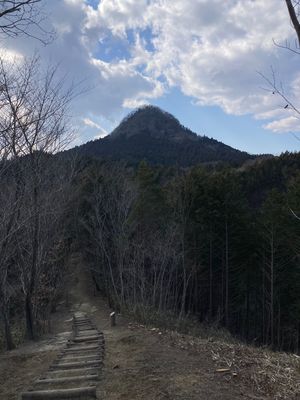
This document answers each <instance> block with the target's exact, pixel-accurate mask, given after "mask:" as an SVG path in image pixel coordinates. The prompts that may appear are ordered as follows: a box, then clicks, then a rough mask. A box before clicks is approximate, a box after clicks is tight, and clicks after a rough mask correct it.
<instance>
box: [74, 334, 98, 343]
mask: <svg viewBox="0 0 300 400" xmlns="http://www.w3.org/2000/svg"><path fill="white" fill-rule="evenodd" d="M101 338H102V336H101V335H92V336H82V337H75V338H74V339H72V341H73V342H76V343H77V342H90V341H97V340H99V339H101Z"/></svg>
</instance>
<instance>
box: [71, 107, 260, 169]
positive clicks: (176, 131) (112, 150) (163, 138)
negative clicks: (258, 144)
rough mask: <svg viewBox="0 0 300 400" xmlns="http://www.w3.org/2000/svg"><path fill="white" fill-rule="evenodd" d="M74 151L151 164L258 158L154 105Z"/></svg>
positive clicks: (239, 161)
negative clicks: (199, 132)
mask: <svg viewBox="0 0 300 400" xmlns="http://www.w3.org/2000/svg"><path fill="white" fill-rule="evenodd" d="M74 150H75V151H76V152H78V153H79V154H81V155H85V156H90V157H96V158H104V159H112V160H126V161H128V162H129V163H132V164H137V163H139V162H140V161H141V160H146V161H147V162H148V163H150V164H161V165H178V166H181V167H188V166H192V165H195V164H199V163H216V162H220V161H223V162H229V163H231V164H234V165H241V164H242V163H243V162H245V161H246V160H249V159H254V158H255V156H252V155H250V154H248V153H246V152H243V151H239V150H236V149H234V148H232V147H230V146H227V145H225V144H224V143H221V142H219V141H217V140H215V139H210V138H208V137H206V136H198V135H197V134H196V133H194V132H192V131H191V130H190V129H187V128H185V127H184V126H183V125H181V124H180V122H179V121H178V120H177V119H176V118H175V117H174V116H172V115H171V114H169V113H167V112H165V111H163V110H161V109H160V108H158V107H154V106H145V107H142V108H139V109H137V110H135V111H133V112H132V113H130V114H129V115H128V116H127V117H126V118H124V119H123V121H122V122H121V123H120V125H119V126H118V127H117V128H116V129H114V130H113V131H112V133H111V134H110V135H108V136H106V137H105V138H103V139H97V140H94V141H91V142H88V143H85V144H83V145H81V146H78V147H76V148H75V149H74Z"/></svg>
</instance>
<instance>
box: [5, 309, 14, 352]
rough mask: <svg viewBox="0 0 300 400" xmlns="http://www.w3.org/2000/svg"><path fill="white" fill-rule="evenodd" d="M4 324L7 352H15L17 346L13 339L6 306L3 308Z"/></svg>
mask: <svg viewBox="0 0 300 400" xmlns="http://www.w3.org/2000/svg"><path fill="white" fill-rule="evenodd" d="M4 308H5V309H4ZM3 323H4V336H5V344H6V350H13V349H14V348H15V345H14V342H13V339H12V334H11V328H10V321H9V316H8V310H7V309H6V307H5V306H4V307H3Z"/></svg>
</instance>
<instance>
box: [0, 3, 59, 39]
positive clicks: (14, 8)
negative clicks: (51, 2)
mask: <svg viewBox="0 0 300 400" xmlns="http://www.w3.org/2000/svg"><path fill="white" fill-rule="evenodd" d="M40 3H41V0H24V1H21V0H0V36H1V35H2V37H7V36H10V37H16V36H21V35H25V36H30V37H33V38H36V39H38V40H40V41H41V42H43V43H47V42H48V41H50V40H51V39H52V37H53V34H54V32H49V31H47V30H45V29H44V28H43V21H44V19H45V16H44V14H43V12H42V10H41V7H40Z"/></svg>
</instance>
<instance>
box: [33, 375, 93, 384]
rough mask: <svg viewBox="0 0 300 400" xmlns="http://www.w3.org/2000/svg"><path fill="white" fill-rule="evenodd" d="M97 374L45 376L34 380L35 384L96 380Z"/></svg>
mask: <svg viewBox="0 0 300 400" xmlns="http://www.w3.org/2000/svg"><path fill="white" fill-rule="evenodd" d="M97 380H98V375H97V374H93V375H75V376H65V377H62V378H45V379H38V380H36V381H35V383H36V384H42V385H45V384H53V383H70V382H86V381H97Z"/></svg>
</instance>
